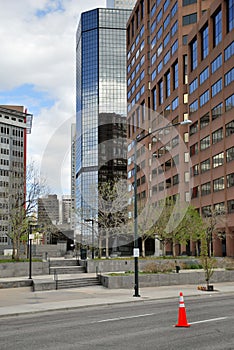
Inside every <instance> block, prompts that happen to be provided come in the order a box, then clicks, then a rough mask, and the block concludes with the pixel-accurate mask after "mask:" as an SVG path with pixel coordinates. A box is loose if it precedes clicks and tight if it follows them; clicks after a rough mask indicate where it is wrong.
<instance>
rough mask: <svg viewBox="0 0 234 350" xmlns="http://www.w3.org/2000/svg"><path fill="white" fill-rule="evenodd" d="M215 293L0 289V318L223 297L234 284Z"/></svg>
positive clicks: (219, 286)
mask: <svg viewBox="0 0 234 350" xmlns="http://www.w3.org/2000/svg"><path fill="white" fill-rule="evenodd" d="M214 287H215V291H213V292H204V291H200V290H198V289H197V285H181V286H164V287H147V288H140V295H141V296H140V297H133V294H134V290H129V289H106V288H104V287H103V286H93V287H83V288H72V289H62V290H56V291H54V290H53V291H41V292H32V291H31V288H30V287H24V288H8V289H0V316H2V317H3V316H13V315H14V316H16V315H21V314H30V313H35V312H45V311H54V310H69V309H74V308H81V307H90V306H97V305H109V304H116V303H130V302H131V303H132V302H134V303H137V302H139V301H147V300H155V299H166V298H178V296H179V293H180V292H183V294H184V297H185V298H186V297H188V296H204V295H211V296H212V295H222V294H225V293H234V283H233V282H227V283H226V282H225V283H215V285H214Z"/></svg>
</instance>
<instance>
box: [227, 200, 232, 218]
mask: <svg viewBox="0 0 234 350" xmlns="http://www.w3.org/2000/svg"><path fill="white" fill-rule="evenodd" d="M227 211H228V214H230V213H234V199H231V200H230V201H227Z"/></svg>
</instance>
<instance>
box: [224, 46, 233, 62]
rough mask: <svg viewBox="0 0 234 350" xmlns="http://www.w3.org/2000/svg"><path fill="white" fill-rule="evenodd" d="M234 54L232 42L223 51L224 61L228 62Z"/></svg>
mask: <svg viewBox="0 0 234 350" xmlns="http://www.w3.org/2000/svg"><path fill="white" fill-rule="evenodd" d="M233 54H234V41H233V42H232V43H231V44H230V45H229V46H228V47H227V48H226V49H225V50H224V60H225V61H227V60H229V59H230V58H231V57H232V56H233Z"/></svg>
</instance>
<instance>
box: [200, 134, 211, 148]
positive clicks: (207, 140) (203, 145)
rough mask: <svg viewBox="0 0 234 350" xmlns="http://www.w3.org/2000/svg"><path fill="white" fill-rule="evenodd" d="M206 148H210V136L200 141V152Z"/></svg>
mask: <svg viewBox="0 0 234 350" xmlns="http://www.w3.org/2000/svg"><path fill="white" fill-rule="evenodd" d="M208 147H210V135H208V136H206V137H204V139H202V140H201V141H200V150H201V151H203V150H204V149H207V148H208Z"/></svg>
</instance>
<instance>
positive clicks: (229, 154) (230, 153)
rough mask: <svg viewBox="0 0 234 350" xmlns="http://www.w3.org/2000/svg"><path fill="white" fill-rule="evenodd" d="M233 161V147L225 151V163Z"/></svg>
mask: <svg viewBox="0 0 234 350" xmlns="http://www.w3.org/2000/svg"><path fill="white" fill-rule="evenodd" d="M232 160H234V147H231V148H228V149H227V151H226V161H227V162H231V161H232Z"/></svg>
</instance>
